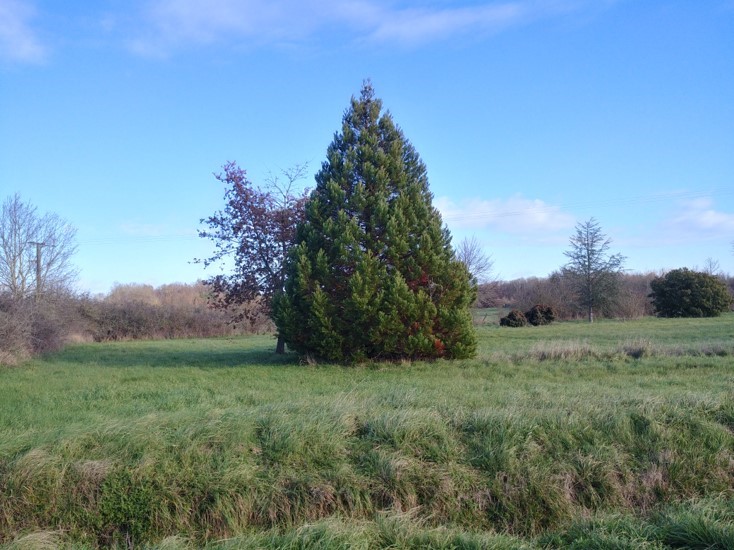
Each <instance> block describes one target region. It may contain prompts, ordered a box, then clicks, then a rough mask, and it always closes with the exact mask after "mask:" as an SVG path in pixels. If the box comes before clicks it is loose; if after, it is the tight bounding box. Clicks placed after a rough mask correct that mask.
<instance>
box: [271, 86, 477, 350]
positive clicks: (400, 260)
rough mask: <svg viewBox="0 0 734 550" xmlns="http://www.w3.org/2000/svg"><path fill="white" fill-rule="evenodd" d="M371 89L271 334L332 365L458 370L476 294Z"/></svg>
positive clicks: (324, 178) (345, 129)
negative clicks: (437, 363)
mask: <svg viewBox="0 0 734 550" xmlns="http://www.w3.org/2000/svg"><path fill="white" fill-rule="evenodd" d="M381 109H382V102H381V101H380V100H379V99H377V98H376V97H375V95H374V90H373V88H372V86H371V85H370V84H369V83H366V84H365V85H364V86H363V88H362V92H361V96H360V98H359V99H355V98H352V102H351V107H350V108H349V109H348V110H347V111H346V113H345V115H344V119H343V123H342V129H341V133H337V134H336V135H335V137H334V141H333V142H332V143H331V145H330V146H329V148H328V150H327V159H326V161H325V162H324V163H323V165H322V168H321V171H320V172H319V173H318V174H317V175H316V189H315V190H314V191H313V193H312V195H311V197H310V199H309V201H308V202H307V204H306V216H305V220H304V221H303V222H302V223H301V224H300V225H299V227H298V231H297V237H296V245H295V246H294V247H293V249H292V251H291V254H290V256H289V262H288V267H287V283H286V292H285V294H282V295H281V296H279V298H278V299H277V300H276V305H275V322H276V324H277V327H278V331H279V333H280V335H282V336H283V337H284V338H285V341H286V342H287V343H288V345H289V347H290V348H292V349H294V350H296V351H298V352H300V353H303V354H310V355H313V356H315V357H319V358H323V359H327V360H332V361H361V360H365V359H402V358H407V359H418V358H436V357H447V358H464V357H470V356H472V355H474V353H475V349H476V335H475V333H474V328H473V326H472V322H471V316H470V313H469V305H470V304H471V302H472V301H473V299H474V297H475V294H476V289H475V287H474V285H473V283H472V280H471V276H470V274H469V273H468V271H467V269H466V267H465V266H464V264H463V263H461V262H460V261H458V260H457V259H456V258H455V256H454V251H453V249H452V247H451V235H450V234H449V231H448V229H446V228H445V227H443V224H442V221H441V216H440V214H439V213H438V211H437V210H436V209H435V208H433V206H432V204H431V199H432V195H431V193H430V191H429V189H428V178H427V176H426V167H425V165H424V164H423V162H422V161H421V159H420V157H419V155H418V153H417V152H416V151H415V149H414V148H413V146H412V145H411V144H410V142H409V141H408V140H407V139H406V138H405V137H404V136H403V134H402V132H401V131H400V129H399V128H397V127H396V126H395V124H394V123H393V120H392V118H391V116H390V115H389V114H382V115H381Z"/></svg>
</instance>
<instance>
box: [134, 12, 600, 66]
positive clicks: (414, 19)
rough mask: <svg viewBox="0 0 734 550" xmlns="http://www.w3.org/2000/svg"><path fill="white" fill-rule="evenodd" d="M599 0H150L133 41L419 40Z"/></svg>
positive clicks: (142, 46) (148, 47)
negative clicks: (420, 1) (426, 2)
mask: <svg viewBox="0 0 734 550" xmlns="http://www.w3.org/2000/svg"><path fill="white" fill-rule="evenodd" d="M605 1H607V2H608V1H609V0H605ZM598 3H599V0H504V1H497V0H496V1H491V2H484V3H481V4H476V3H468V2H464V3H463V5H461V3H458V2H454V3H444V5H443V6H442V5H437V4H435V3H434V4H433V6H431V7H415V2H410V1H406V0H341V1H340V0H149V2H148V3H147V4H146V6H147V7H146V9H145V10H144V15H143V20H144V23H143V26H144V29H145V30H144V31H143V32H142V33H140V34H138V35H137V36H136V38H135V39H134V40H133V41H132V42H131V46H132V48H133V50H134V51H136V52H138V53H141V54H145V55H161V56H165V55H168V54H170V53H172V52H174V51H176V50H177V49H179V48H186V47H191V46H201V45H208V44H214V43H219V42H225V41H235V42H236V43H245V44H248V45H259V44H272V43H280V42H288V43H299V42H301V41H304V40H306V39H310V38H313V37H314V36H315V35H317V34H319V33H321V32H322V31H327V32H328V31H336V32H341V33H342V34H343V35H344V36H349V39H348V40H350V41H351V42H354V43H369V44H385V45H395V44H397V45H403V46H417V45H421V44H425V43H428V42H434V41H438V40H446V39H449V38H452V37H455V36H457V35H458V36H475V35H476V36H481V35H483V34H486V33H492V32H499V31H501V30H503V29H506V28H509V27H512V26H516V25H520V24H524V23H527V22H529V21H532V20H534V19H538V18H542V17H548V16H553V15H557V14H560V13H566V12H573V11H578V10H582V9H584V8H585V7H587V6H590V5H596V4H598ZM457 4H458V5H457Z"/></svg>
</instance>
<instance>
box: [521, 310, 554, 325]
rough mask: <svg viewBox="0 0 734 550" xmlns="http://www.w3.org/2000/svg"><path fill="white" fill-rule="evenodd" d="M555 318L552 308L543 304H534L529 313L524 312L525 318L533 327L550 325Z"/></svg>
mask: <svg viewBox="0 0 734 550" xmlns="http://www.w3.org/2000/svg"><path fill="white" fill-rule="evenodd" d="M556 317H557V314H556V310H555V309H553V307H552V306H547V305H545V304H536V305H534V306H533V307H532V308H530V310H529V311H526V312H525V318H526V319H527V321H528V323H529V324H531V325H533V326H534V327H538V326H540V325H550V324H551V323H552V322H553V321H555V320H556Z"/></svg>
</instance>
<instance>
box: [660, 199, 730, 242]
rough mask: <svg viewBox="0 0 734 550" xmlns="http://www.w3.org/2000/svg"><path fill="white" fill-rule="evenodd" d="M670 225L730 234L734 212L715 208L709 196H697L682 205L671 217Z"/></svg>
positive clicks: (691, 229) (696, 230) (690, 230)
mask: <svg viewBox="0 0 734 550" xmlns="http://www.w3.org/2000/svg"><path fill="white" fill-rule="evenodd" d="M672 225H673V226H674V227H676V228H677V229H679V230H683V231H687V232H701V231H705V232H710V233H721V234H723V235H732V234H734V213H731V214H730V213H727V212H721V211H719V210H716V209H715V208H714V201H713V199H711V198H708V197H704V198H697V199H693V200H691V201H689V202H687V203H685V204H684V205H683V207H682V209H681V211H680V212H679V213H678V214H677V215H676V216H675V217H674V218H673V220H672Z"/></svg>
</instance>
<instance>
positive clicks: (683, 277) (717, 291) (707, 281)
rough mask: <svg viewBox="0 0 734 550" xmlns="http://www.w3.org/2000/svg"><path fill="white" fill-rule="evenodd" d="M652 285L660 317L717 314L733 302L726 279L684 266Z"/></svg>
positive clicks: (658, 278)
mask: <svg viewBox="0 0 734 550" xmlns="http://www.w3.org/2000/svg"><path fill="white" fill-rule="evenodd" d="M650 288H651V289H652V293H651V294H650V298H652V303H653V307H654V308H655V312H656V313H657V315H658V317H717V316H718V315H721V314H722V313H723V312H725V311H728V310H729V308H730V307H731V304H732V296H731V294H730V293H729V289H728V288H727V286H726V283H724V281H722V280H721V279H719V278H718V277H715V276H714V275H709V274H708V273H702V272H698V271H691V270H690V269H687V268H685V267H684V268H681V269H674V270H673V271H669V272H668V273H666V274H665V275H664V276H663V277H656V278H655V279H653V280H652V281H651V282H650Z"/></svg>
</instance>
